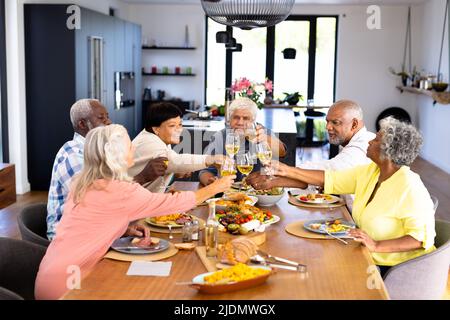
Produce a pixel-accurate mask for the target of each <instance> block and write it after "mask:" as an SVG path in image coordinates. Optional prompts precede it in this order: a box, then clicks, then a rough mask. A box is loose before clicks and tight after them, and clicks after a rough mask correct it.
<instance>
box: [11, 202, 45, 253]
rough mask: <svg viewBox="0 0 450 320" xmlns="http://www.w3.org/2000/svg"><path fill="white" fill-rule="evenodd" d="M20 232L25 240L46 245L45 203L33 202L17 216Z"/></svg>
mask: <svg viewBox="0 0 450 320" xmlns="http://www.w3.org/2000/svg"><path fill="white" fill-rule="evenodd" d="M17 223H18V225H19V230H20V234H21V236H22V239H23V240H27V241H30V242H33V243H36V244H39V245H41V246H44V247H48V245H49V244H50V241H49V240H48V239H47V204H46V203H35V204H32V205H29V206H27V207H25V208H24V209H23V210H22V211H21V212H20V213H19V216H18V217H17Z"/></svg>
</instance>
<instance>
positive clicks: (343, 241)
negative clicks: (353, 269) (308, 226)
mask: <svg viewBox="0 0 450 320" xmlns="http://www.w3.org/2000/svg"><path fill="white" fill-rule="evenodd" d="M324 230H325V232H326V233H327V234H328V235H329V236H330V237H332V238H334V239H336V240H339V241H340V242H342V243H343V244H348V242H347V241H345V240H344V239H341V238H339V237H336V236H335V235H332V234H331V233H330V232H329V231H328V230H327V228H324Z"/></svg>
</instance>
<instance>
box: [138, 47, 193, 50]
mask: <svg viewBox="0 0 450 320" xmlns="http://www.w3.org/2000/svg"><path fill="white" fill-rule="evenodd" d="M195 49H197V48H195V47H155V46H154V47H149V46H142V50H195Z"/></svg>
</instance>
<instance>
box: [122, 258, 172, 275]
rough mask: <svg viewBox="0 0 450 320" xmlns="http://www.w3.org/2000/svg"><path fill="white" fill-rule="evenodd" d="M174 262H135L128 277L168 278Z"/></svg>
mask: <svg viewBox="0 0 450 320" xmlns="http://www.w3.org/2000/svg"><path fill="white" fill-rule="evenodd" d="M171 268H172V262H149V261H133V262H132V263H131V264H130V268H128V271H127V276H156V277H168V276H169V275H170V269H171Z"/></svg>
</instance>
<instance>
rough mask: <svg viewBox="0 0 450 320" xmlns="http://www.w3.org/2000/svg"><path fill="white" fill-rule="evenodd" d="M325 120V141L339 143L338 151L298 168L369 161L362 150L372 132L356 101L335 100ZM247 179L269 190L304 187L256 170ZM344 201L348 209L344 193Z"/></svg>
mask: <svg viewBox="0 0 450 320" xmlns="http://www.w3.org/2000/svg"><path fill="white" fill-rule="evenodd" d="M326 120H327V131H328V136H329V141H330V143H331V144H334V145H339V146H340V147H339V148H340V152H339V154H338V155H337V156H335V157H334V158H332V159H329V160H323V161H318V162H306V163H303V164H301V165H299V167H300V168H301V169H309V170H333V171H338V170H345V169H350V168H352V167H355V166H359V165H365V164H368V163H370V159H369V158H367V155H366V152H367V147H368V145H369V141H370V140H373V139H374V138H375V134H374V133H372V132H370V131H367V129H366V127H365V126H364V121H363V112H362V109H361V107H360V106H359V105H358V104H357V103H356V102H354V101H351V100H340V101H337V102H336V103H335V104H333V105H332V106H331V107H330V109H329V110H328V114H327V118H326ZM247 182H248V183H250V184H251V185H252V186H253V187H254V188H255V189H271V188H273V187H277V186H285V187H303V188H304V187H306V185H305V184H304V183H303V182H301V181H299V180H290V179H286V178H279V177H277V178H274V179H271V180H269V179H266V177H264V176H261V175H260V174H259V173H254V174H252V175H250V176H249V177H248V179H247ZM345 200H346V202H347V206H348V208H349V210H350V211H351V210H352V205H353V197H352V196H345Z"/></svg>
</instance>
